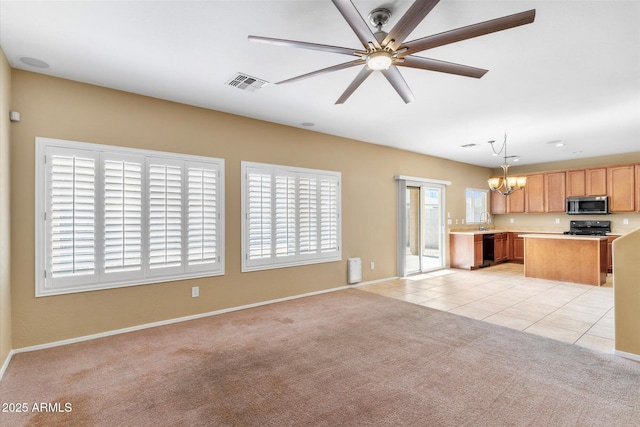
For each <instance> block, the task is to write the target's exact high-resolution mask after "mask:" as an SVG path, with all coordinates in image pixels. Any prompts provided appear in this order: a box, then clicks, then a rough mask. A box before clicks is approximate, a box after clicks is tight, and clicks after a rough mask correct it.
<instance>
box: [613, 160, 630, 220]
mask: <svg viewBox="0 0 640 427" xmlns="http://www.w3.org/2000/svg"><path fill="white" fill-rule="evenodd" d="M635 173H636V172H635V167H634V165H626V166H614V167H610V168H607V195H608V196H609V211H610V212H634V211H635V210H636V200H635V199H636V198H635V192H636V189H635Z"/></svg>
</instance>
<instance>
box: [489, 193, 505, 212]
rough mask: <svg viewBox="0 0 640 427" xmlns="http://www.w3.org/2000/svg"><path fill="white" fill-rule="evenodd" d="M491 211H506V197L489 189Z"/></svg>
mask: <svg viewBox="0 0 640 427" xmlns="http://www.w3.org/2000/svg"><path fill="white" fill-rule="evenodd" d="M491 213H492V214H504V213H507V198H506V197H504V196H503V195H502V194H500V193H498V192H497V191H491Z"/></svg>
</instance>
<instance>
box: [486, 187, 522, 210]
mask: <svg viewBox="0 0 640 427" xmlns="http://www.w3.org/2000/svg"><path fill="white" fill-rule="evenodd" d="M527 182H528V181H527ZM527 185H528V184H527ZM526 192H527V188H526V187H525V188H524V189H523V190H516V191H514V192H513V193H511V194H510V195H509V196H507V197H505V196H503V195H502V194H500V193H498V192H496V191H492V192H491V213H492V214H506V213H524V212H525V203H524V195H525V193H526Z"/></svg>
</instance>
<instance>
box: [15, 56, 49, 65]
mask: <svg viewBox="0 0 640 427" xmlns="http://www.w3.org/2000/svg"><path fill="white" fill-rule="evenodd" d="M20 62H22V63H23V64H26V65H28V66H30V67H36V68H49V64H47V63H46V62H44V61H42V60H40V59H37V58H30V57H28V56H23V57H21V58H20Z"/></svg>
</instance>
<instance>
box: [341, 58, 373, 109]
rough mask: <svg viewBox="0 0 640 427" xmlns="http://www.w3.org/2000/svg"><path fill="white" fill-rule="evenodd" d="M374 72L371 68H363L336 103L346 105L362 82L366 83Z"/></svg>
mask: <svg viewBox="0 0 640 427" xmlns="http://www.w3.org/2000/svg"><path fill="white" fill-rule="evenodd" d="M372 72H373V70H371V69H370V68H369V67H366V66H365V67H362V69H361V70H360V72H359V73H358V75H357V76H356V78H355V79H353V81H352V82H351V84H350V85H349V86H348V87H347V89H346V90H345V91H344V92H343V93H342V95H340V98H338V100H337V101H336V105H338V104H344V102H345V101H346V100H347V99H349V97H350V96H351V94H353V92H355V90H356V89H358V87H359V86H360V85H361V84H362V82H364V81H365V80H366V79H367V77H369V75H370V74H371V73H372Z"/></svg>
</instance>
